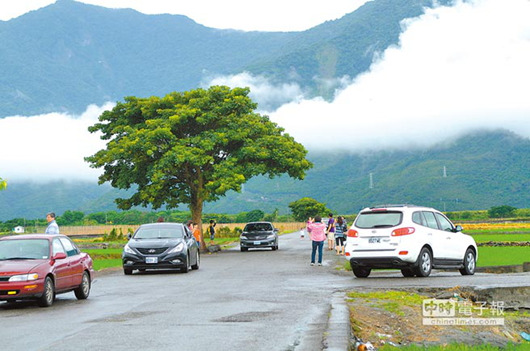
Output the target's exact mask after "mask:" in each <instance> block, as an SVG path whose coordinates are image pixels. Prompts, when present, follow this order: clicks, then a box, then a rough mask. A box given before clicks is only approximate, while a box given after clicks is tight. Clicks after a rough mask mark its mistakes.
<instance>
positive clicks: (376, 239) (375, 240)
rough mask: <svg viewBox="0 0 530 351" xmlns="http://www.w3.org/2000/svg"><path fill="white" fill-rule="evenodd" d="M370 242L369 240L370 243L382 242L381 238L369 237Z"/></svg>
mask: <svg viewBox="0 0 530 351" xmlns="http://www.w3.org/2000/svg"><path fill="white" fill-rule="evenodd" d="M368 242H369V243H370V244H378V243H380V242H381V238H369V239H368Z"/></svg>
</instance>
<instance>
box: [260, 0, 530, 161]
mask: <svg viewBox="0 0 530 351" xmlns="http://www.w3.org/2000/svg"><path fill="white" fill-rule="evenodd" d="M528 18H530V1H527V0H512V1H502V0H476V1H471V2H468V3H462V2H459V3H457V4H456V5H455V6H453V7H441V8H436V9H431V10H428V11H427V12H426V14H425V15H423V16H421V17H419V18H416V19H413V20H409V21H408V22H406V23H404V25H405V30H404V32H403V33H402V35H401V37H400V45H399V46H396V47H391V48H389V49H388V50H386V51H385V52H384V53H383V54H382V55H380V58H379V59H378V61H377V62H375V63H374V64H373V65H372V67H371V69H370V71H369V72H367V73H365V74H362V75H361V76H359V77H357V79H356V80H355V82H354V84H352V85H350V86H349V87H348V88H346V89H344V90H343V91H341V92H340V93H339V94H338V95H337V97H336V98H335V99H334V101H332V102H331V103H329V102H326V101H323V100H322V99H314V100H303V101H297V102H293V103H290V104H286V105H284V106H282V107H281V108H280V109H278V110H277V111H276V112H274V113H272V114H270V117H271V119H272V120H274V121H276V122H278V123H279V124H280V125H282V126H284V127H285V128H286V130H287V131H288V132H289V133H290V134H291V135H293V136H294V137H295V138H296V140H297V141H299V142H301V143H303V144H304V145H306V146H307V147H308V148H309V149H322V148H326V149H329V148H343V149H348V150H354V151H359V150H365V149H382V148H396V147H397V148H403V147H409V146H423V145H432V144H434V143H436V142H440V141H442V140H444V139H447V138H450V137H454V136H458V135H461V134H462V133H465V132H467V131H469V130H472V129H477V128H489V129H491V128H505V129H509V130H512V131H514V132H516V133H518V134H520V135H523V136H525V137H530V123H529V120H530V99H528V92H529V91H530V66H529V64H528V62H530V21H528Z"/></svg>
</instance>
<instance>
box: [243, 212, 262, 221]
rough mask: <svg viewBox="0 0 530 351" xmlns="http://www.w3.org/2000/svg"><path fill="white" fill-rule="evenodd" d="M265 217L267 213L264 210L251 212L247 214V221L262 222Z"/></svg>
mask: <svg viewBox="0 0 530 351" xmlns="http://www.w3.org/2000/svg"><path fill="white" fill-rule="evenodd" d="M264 216H265V213H264V212H263V211H262V210H252V211H250V212H247V214H246V220H247V222H257V221H261V220H262V219H263V217H264Z"/></svg>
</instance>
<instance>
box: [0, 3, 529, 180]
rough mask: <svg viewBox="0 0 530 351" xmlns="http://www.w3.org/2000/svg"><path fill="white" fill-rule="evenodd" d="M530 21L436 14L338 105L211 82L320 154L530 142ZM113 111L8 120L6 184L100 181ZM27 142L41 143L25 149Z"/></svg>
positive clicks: (243, 82)
mask: <svg viewBox="0 0 530 351" xmlns="http://www.w3.org/2000/svg"><path fill="white" fill-rule="evenodd" d="M3 1H5V0H2V1H0V3H2V2H3ZM155 2H156V1H155ZM304 3H305V2H304ZM326 3H327V4H328V5H329V4H332V3H333V2H326ZM274 6H280V5H274ZM297 18H298V16H295V15H292V19H293V21H294V20H295V19H297ZM528 18H530V1H528V0H510V1H504V0H474V1H470V2H466V3H462V2H457V3H456V5H455V6H452V7H440V8H436V9H432V10H428V11H427V12H426V13H425V14H424V15H422V16H421V17H418V18H414V19H410V20H408V21H406V22H404V23H403V26H402V27H403V32H402V34H401V36H400V42H399V45H396V46H393V47H390V48H388V49H387V50H386V51H384V52H381V53H379V54H378V55H377V57H376V58H375V59H374V62H373V64H372V66H371V68H370V70H369V71H367V72H365V73H363V74H362V75H360V76H358V77H357V78H355V79H354V80H352V79H351V78H349V77H342V78H341V79H339V80H338V81H337V82H333V84H335V85H336V86H337V87H339V88H338V89H337V91H336V96H335V98H334V99H333V100H332V101H324V100H322V99H320V98H314V99H307V98H305V97H304V95H303V91H302V89H301V88H300V87H298V86H297V85H296V84H294V83H284V84H282V85H281V86H276V85H274V84H272V83H271V82H269V81H268V80H267V79H266V78H265V77H259V76H252V75H250V74H249V73H246V72H242V73H241V74H238V75H235V76H218V77H205V80H204V81H203V85H204V86H208V85H211V84H227V85H231V86H249V87H250V88H251V94H252V97H253V99H255V100H256V101H258V103H260V105H263V106H267V105H268V103H267V102H271V101H272V102H276V103H277V102H281V104H282V105H281V107H279V108H278V109H276V110H271V111H260V112H262V113H263V114H267V115H268V116H270V118H271V120H273V121H275V122H277V123H278V124H279V125H280V126H282V127H284V128H285V129H286V132H288V133H289V134H291V135H292V136H294V137H295V139H296V140H297V141H298V142H300V143H302V144H304V146H306V148H308V149H309V150H310V151H312V150H336V149H344V150H349V151H352V152H362V151H366V150H382V149H385V150H388V149H404V148H424V147H430V146H433V145H434V144H436V143H441V142H447V141H448V140H449V141H450V140H452V139H454V138H457V137H459V136H462V135H464V134H465V133H468V132H470V131H474V130H477V129H497V128H504V129H507V130H511V131H513V132H515V133H517V134H519V135H521V136H523V137H526V138H530V99H529V98H528V92H529V91H530V65H529V64H528V62H530V21H528ZM111 107H112V104H110V103H109V104H107V105H105V106H89V107H88V108H87V111H86V112H85V113H84V114H83V115H82V116H69V115H64V114H58V113H57V114H48V115H43V116H37V117H36V116H26V117H21V116H13V117H8V118H5V119H3V120H2V119H0V150H9V152H8V153H5V152H2V153H0V177H3V178H7V179H8V180H10V179H24V178H30V177H31V175H32V174H39V177H41V178H43V179H57V178H59V179H62V178H65V177H67V178H82V179H95V177H96V174H99V172H100V171H99V170H93V169H89V168H88V165H87V164H86V163H85V162H84V161H83V157H85V156H89V155H92V154H93V153H95V152H96V151H97V150H99V149H101V148H103V147H104V144H103V142H102V141H100V140H99V139H98V136H97V135H93V134H89V133H88V132H87V131H86V130H87V126H88V125H91V124H94V123H95V122H96V120H97V117H98V116H99V115H100V114H101V112H102V111H104V110H105V109H108V108H111ZM28 130H31V132H28ZM20 135H24V140H32V141H34V142H33V143H28V144H25V143H23V142H20V141H18V140H20ZM28 136H29V137H30V139H27V137H28ZM80 140H81V141H82V142H81V143H80V142H79V141H80ZM78 144H82V145H81V146H75V147H73V146H72V145H78ZM12 145H17V147H12ZM35 145H39V147H38V148H37V149H36V148H35ZM35 170H38V173H35Z"/></svg>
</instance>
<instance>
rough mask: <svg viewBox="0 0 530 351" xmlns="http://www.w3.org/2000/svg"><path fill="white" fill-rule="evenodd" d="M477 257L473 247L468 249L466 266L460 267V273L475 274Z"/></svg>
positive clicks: (465, 257)
mask: <svg viewBox="0 0 530 351" xmlns="http://www.w3.org/2000/svg"><path fill="white" fill-rule="evenodd" d="M476 263H477V259H476V257H475V252H473V250H471V249H467V251H466V255H465V256H464V267H463V268H460V273H461V274H462V275H473V274H475V267H476Z"/></svg>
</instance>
